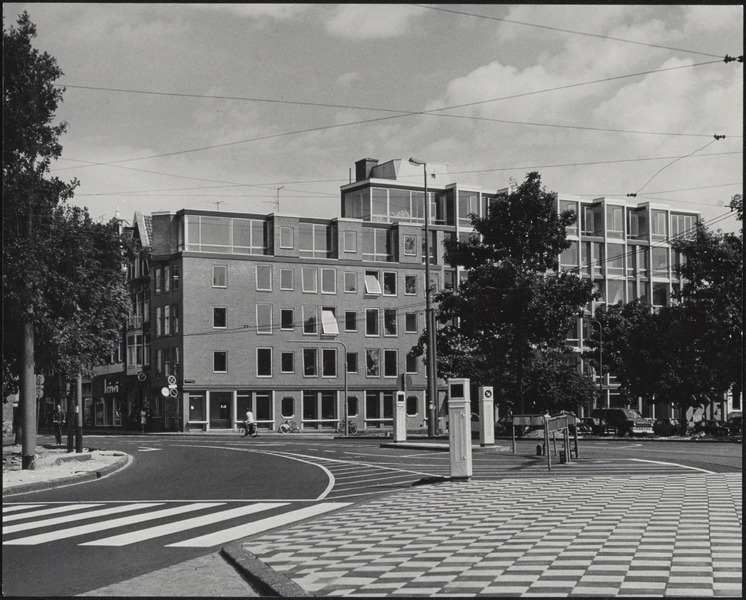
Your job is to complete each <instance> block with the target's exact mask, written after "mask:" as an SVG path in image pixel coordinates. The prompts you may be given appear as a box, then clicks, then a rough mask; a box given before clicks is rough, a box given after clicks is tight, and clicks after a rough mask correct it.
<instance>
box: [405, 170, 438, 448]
mask: <svg viewBox="0 0 746 600" xmlns="http://www.w3.org/2000/svg"><path fill="white" fill-rule="evenodd" d="M409 164H411V165H414V166H415V167H419V166H422V172H423V174H424V177H425V338H426V339H427V355H426V361H427V367H426V370H427V396H428V423H427V434H428V436H430V437H435V419H436V412H435V403H436V401H437V398H436V393H437V392H436V387H435V386H436V377H437V371H436V369H435V323H434V322H433V312H432V311H433V309H432V305H431V300H430V294H431V289H430V202H428V198H427V163H426V162H425V161H424V160H418V159H416V158H410V159H409Z"/></svg>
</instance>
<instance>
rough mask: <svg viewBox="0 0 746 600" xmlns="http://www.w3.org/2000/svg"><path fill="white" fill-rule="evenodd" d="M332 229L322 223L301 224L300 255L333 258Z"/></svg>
mask: <svg viewBox="0 0 746 600" xmlns="http://www.w3.org/2000/svg"><path fill="white" fill-rule="evenodd" d="M333 242H334V240H333V238H332V228H331V227H330V226H329V225H324V224H320V223H301V224H300V255H301V256H305V257H310V258H331V257H332V256H333V253H334V243H333Z"/></svg>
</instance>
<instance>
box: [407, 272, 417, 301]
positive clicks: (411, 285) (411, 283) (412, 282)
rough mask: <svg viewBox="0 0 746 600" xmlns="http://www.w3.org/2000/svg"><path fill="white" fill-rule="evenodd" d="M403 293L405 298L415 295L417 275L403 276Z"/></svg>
mask: <svg viewBox="0 0 746 600" xmlns="http://www.w3.org/2000/svg"><path fill="white" fill-rule="evenodd" d="M404 293H405V294H406V295H407V296H414V295H416V294H417V275H405V276H404Z"/></svg>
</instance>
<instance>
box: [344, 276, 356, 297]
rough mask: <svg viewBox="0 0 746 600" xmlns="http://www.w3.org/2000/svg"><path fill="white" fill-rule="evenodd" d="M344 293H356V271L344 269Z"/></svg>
mask: <svg viewBox="0 0 746 600" xmlns="http://www.w3.org/2000/svg"><path fill="white" fill-rule="evenodd" d="M344 280H345V293H346V294H356V293H357V273H355V272H353V271H345V274H344Z"/></svg>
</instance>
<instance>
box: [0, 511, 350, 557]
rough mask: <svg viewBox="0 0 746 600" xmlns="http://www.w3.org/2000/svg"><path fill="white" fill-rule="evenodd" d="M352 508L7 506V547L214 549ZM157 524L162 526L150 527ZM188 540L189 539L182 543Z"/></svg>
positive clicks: (5, 515) (4, 526)
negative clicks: (72, 543) (150, 544)
mask: <svg viewBox="0 0 746 600" xmlns="http://www.w3.org/2000/svg"><path fill="white" fill-rule="evenodd" d="M348 505H349V503H347V502H320V503H308V502H298V501H295V502H293V501H287V502H285V501H268V502H240V501H210V502H179V501H176V502H171V501H154V502H91V503H59V504H57V503H33V504H31V503H28V504H23V503H20V504H10V505H3V532H2V536H3V539H2V543H3V546H37V545H40V544H47V543H52V542H57V541H61V540H76V545H78V546H102V547H104V546H106V547H121V546H129V545H132V544H137V543H141V542H146V541H153V540H161V541H162V542H163V545H164V547H166V548H211V547H214V546H220V545H222V544H226V543H228V542H232V541H235V540H238V539H241V538H245V537H248V536H251V535H254V534H257V533H261V532H263V531H266V530H268V529H273V528H275V527H279V526H281V525H287V524H290V523H296V522H298V521H302V520H304V519H307V518H309V517H314V516H318V515H321V514H324V513H328V512H330V511H333V510H337V509H339V508H343V507H345V506H348ZM257 517H259V518H257ZM153 521H158V523H157V524H148V523H152V522H153ZM117 530H118V531H117ZM110 533H111V534H112V535H109V534H110ZM192 534H194V535H193V537H192ZM185 535H186V537H187V539H182V538H183V537H184V536H185ZM161 538H162V539H161Z"/></svg>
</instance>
